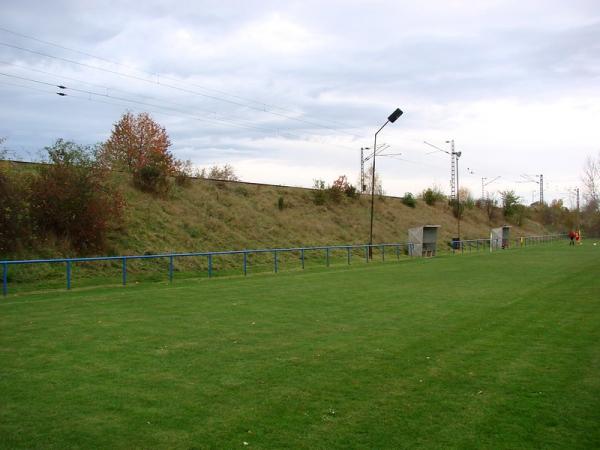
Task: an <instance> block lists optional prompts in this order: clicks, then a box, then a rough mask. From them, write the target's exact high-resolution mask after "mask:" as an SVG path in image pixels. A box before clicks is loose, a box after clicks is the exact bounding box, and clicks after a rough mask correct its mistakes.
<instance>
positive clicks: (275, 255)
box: [273, 250, 278, 273]
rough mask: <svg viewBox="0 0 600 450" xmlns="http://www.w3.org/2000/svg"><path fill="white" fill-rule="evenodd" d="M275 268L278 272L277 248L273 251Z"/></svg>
mask: <svg viewBox="0 0 600 450" xmlns="http://www.w3.org/2000/svg"><path fill="white" fill-rule="evenodd" d="M273 266H274V267H273V269H275V273H277V270H278V267H277V250H275V251H274V252H273Z"/></svg>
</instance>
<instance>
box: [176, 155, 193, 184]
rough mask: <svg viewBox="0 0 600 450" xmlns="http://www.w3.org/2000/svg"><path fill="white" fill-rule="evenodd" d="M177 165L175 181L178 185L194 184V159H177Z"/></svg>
mask: <svg viewBox="0 0 600 450" xmlns="http://www.w3.org/2000/svg"><path fill="white" fill-rule="evenodd" d="M175 167H176V169H175V183H177V185H178V186H182V187H189V186H190V185H191V184H192V177H193V175H194V171H193V166H192V161H190V160H189V159H188V160H186V161H176V162H175Z"/></svg>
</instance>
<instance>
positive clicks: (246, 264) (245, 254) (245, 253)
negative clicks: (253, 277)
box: [244, 252, 248, 276]
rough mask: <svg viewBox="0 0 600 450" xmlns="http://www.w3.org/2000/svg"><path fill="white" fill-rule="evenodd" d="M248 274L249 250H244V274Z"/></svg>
mask: <svg viewBox="0 0 600 450" xmlns="http://www.w3.org/2000/svg"><path fill="white" fill-rule="evenodd" d="M246 275H248V252H244V276H246Z"/></svg>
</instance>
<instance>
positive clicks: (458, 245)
mask: <svg viewBox="0 0 600 450" xmlns="http://www.w3.org/2000/svg"><path fill="white" fill-rule="evenodd" d="M565 236H566V235H564V234H559V235H545V236H527V237H525V238H520V239H521V241H520V240H519V239H516V240H515V241H516V242H521V243H522V239H526V244H525V245H532V244H537V243H542V242H551V241H554V240H557V239H562V238H564V237H565ZM494 241H498V240H497V239H496V240H494ZM473 243H475V244H473ZM494 244H496V245H497V242H496V243H494V242H493V241H492V240H490V239H473V240H464V241H455V242H453V243H452V253H456V252H461V253H464V251H465V248H467V249H468V251H472V248H473V247H475V248H476V249H477V250H480V248H481V249H489V248H490V247H491V248H494ZM413 245H414V244H412V243H410V242H405V243H387V244H371V245H370V244H352V245H329V246H317V247H293V248H271V249H255V250H230V251H215V252H189V253H161V254H154V255H126V256H95V257H81V258H52V259H27V260H6V261H0V265H2V294H3V295H4V296H6V295H8V268H9V266H17V265H34V264H61V263H62V264H65V279H66V288H67V289H71V282H72V267H73V265H74V264H75V263H80V262H94V261H119V262H120V263H121V283H122V285H123V286H125V285H126V284H127V262H128V261H132V260H146V259H168V262H169V266H168V279H169V282H172V281H173V275H174V264H175V258H188V257H201V258H206V262H207V276H208V277H209V278H211V277H212V276H213V258H214V257H215V256H226V255H242V257H243V262H242V274H243V275H248V266H249V265H250V263H249V258H248V257H249V256H250V255H265V254H271V255H272V264H273V272H274V273H278V272H279V265H280V262H279V258H278V257H279V255H282V254H286V253H292V252H299V254H300V257H299V259H300V264H301V268H302V269H304V268H305V266H306V252H309V251H310V252H314V251H323V252H324V260H325V265H326V267H329V265H330V259H331V252H332V251H334V250H344V251H345V252H346V257H345V259H346V262H347V264H348V265H350V264H351V262H352V257H353V256H355V255H354V250H357V249H358V250H364V256H363V257H364V260H365V262H367V263H368V262H369V253H370V252H369V248H372V249H379V251H380V253H381V260H382V261H385V259H386V251H385V250H386V248H387V249H390V248H391V249H392V250H393V256H395V257H396V259H398V260H399V259H400V255H406V254H409V255H410V254H411V253H412V252H411V251H410V250H411V249H412V246H413ZM522 246H524V245H522ZM388 257H389V253H388ZM371 259H373V257H372V256H371Z"/></svg>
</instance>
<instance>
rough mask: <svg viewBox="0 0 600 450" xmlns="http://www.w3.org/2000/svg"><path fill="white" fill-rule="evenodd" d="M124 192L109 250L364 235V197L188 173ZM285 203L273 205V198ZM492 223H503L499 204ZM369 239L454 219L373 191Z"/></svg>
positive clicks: (531, 225) (474, 218) (524, 230)
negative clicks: (167, 188) (185, 183)
mask: <svg viewBox="0 0 600 450" xmlns="http://www.w3.org/2000/svg"><path fill="white" fill-rule="evenodd" d="M121 186H122V187H123V189H124V190H125V192H126V198H127V203H128V207H127V210H126V220H125V230H124V231H123V232H119V233H116V234H115V235H114V236H112V238H111V242H112V245H113V247H114V248H113V250H114V251H115V252H116V253H119V254H123V252H129V253H144V252H169V251H192V250H202V251H212V250H238V249H244V248H273V247H295V246H313V245H334V244H351V243H356V244H358V243H365V242H367V241H368V231H369V217H370V216H369V212H370V206H369V205H370V203H369V202H370V198H369V197H368V196H363V197H361V198H360V199H358V200H351V199H348V198H344V199H343V201H342V202H341V203H339V204H337V203H333V202H331V201H329V202H327V203H326V204H325V205H315V204H314V201H313V195H312V192H311V191H310V190H307V189H300V188H289V187H277V186H266V185H252V184H244V183H226V182H218V181H211V180H193V181H192V185H191V186H190V187H188V188H180V187H178V188H176V189H175V191H174V192H173V195H172V197H171V198H169V199H160V198H154V197H152V196H149V195H148V194H144V193H141V192H139V191H137V190H135V189H133V188H131V186H130V185H129V183H127V182H125V181H122V182H121ZM280 197H281V198H283V201H284V205H285V208H284V209H283V210H279V209H278V207H277V204H278V199H279V198H280ZM496 215H497V217H496V218H495V219H494V220H493V221H492V225H494V226H500V225H503V224H504V223H505V220H504V219H503V218H502V217H501V214H500V211H497V214H496ZM375 218H376V220H375V226H374V242H406V240H407V230H408V228H410V227H414V226H419V225H424V224H438V225H441V226H442V228H441V231H440V240H442V241H450V240H451V237H452V236H454V235H455V233H456V219H455V218H454V216H453V215H452V212H451V210H450V208H449V207H448V206H447V205H445V204H439V205H436V206H433V207H432V206H428V205H427V204H425V203H424V202H422V201H418V202H417V207H416V208H414V209H413V208H409V207H408V206H405V205H403V204H402V202H401V200H400V199H398V198H391V197H384V198H383V199H381V198H379V199H377V201H376V205H375ZM461 230H462V237H463V238H464V239H477V238H487V237H489V230H490V223H489V221H488V219H487V216H486V215H485V214H484V212H483V211H481V210H478V209H476V208H475V209H473V210H467V211H466V212H465V217H464V219H463V221H462V224H461ZM543 233H544V227H542V226H541V225H540V224H538V223H536V222H533V221H530V220H526V221H525V224H524V226H523V227H515V228H514V229H513V236H515V237H517V236H519V235H535V234H543Z"/></svg>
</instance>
